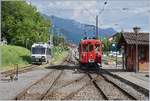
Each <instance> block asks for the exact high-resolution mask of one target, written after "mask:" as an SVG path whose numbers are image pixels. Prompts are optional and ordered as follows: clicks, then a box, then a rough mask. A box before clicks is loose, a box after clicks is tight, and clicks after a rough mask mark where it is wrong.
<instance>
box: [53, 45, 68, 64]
mask: <svg viewBox="0 0 150 101" xmlns="http://www.w3.org/2000/svg"><path fill="white" fill-rule="evenodd" d="M67 54H68V51H67V50H62V48H60V47H54V48H53V58H52V60H51V64H60V63H61V62H62V61H63V59H64V58H65V57H66V56H67Z"/></svg>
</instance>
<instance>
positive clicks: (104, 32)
mask: <svg viewBox="0 0 150 101" xmlns="http://www.w3.org/2000/svg"><path fill="white" fill-rule="evenodd" d="M42 15H43V16H44V17H45V18H47V19H50V20H51V22H52V24H53V31H54V33H59V34H60V33H61V34H63V35H64V36H65V37H66V39H68V40H73V41H74V42H75V43H76V44H78V42H79V41H80V39H82V38H83V37H84V34H83V33H84V31H86V32H87V36H88V37H93V36H94V30H93V28H94V27H95V26H93V28H85V26H91V25H87V24H82V23H80V22H77V21H75V20H71V19H63V18H60V17H56V16H47V15H44V14H42ZM114 33H116V31H115V30H114V29H113V28H106V29H101V28H99V36H100V37H101V38H104V37H106V36H110V35H112V34H114Z"/></svg>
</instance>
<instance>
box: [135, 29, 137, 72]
mask: <svg viewBox="0 0 150 101" xmlns="http://www.w3.org/2000/svg"><path fill="white" fill-rule="evenodd" d="M135 34H136V70H135V72H136V73H137V72H138V40H137V32H136V33H135Z"/></svg>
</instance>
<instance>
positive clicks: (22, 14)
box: [1, 1, 51, 48]
mask: <svg viewBox="0 0 150 101" xmlns="http://www.w3.org/2000/svg"><path fill="white" fill-rule="evenodd" d="M1 5H2V8H1V11H2V13H1V15H2V23H1V30H2V37H5V38H6V39H7V41H8V44H14V45H19V46H24V47H26V45H27V46H28V48H30V47H31V45H32V44H33V43H34V42H39V41H42V42H47V41H48V38H49V28H50V26H51V23H50V21H49V20H47V19H44V18H43V17H42V16H41V15H40V13H39V12H37V9H36V8H35V7H33V6H31V5H28V4H27V3H26V2H25V1H2V3H1Z"/></svg>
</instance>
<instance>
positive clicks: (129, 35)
mask: <svg viewBox="0 0 150 101" xmlns="http://www.w3.org/2000/svg"><path fill="white" fill-rule="evenodd" d="M123 37H124V39H125V41H126V43H127V44H136V34H135V33H133V32H124V33H123ZM137 37H138V42H137V43H138V44H141V45H147V44H149V33H138V35H137Z"/></svg>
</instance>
